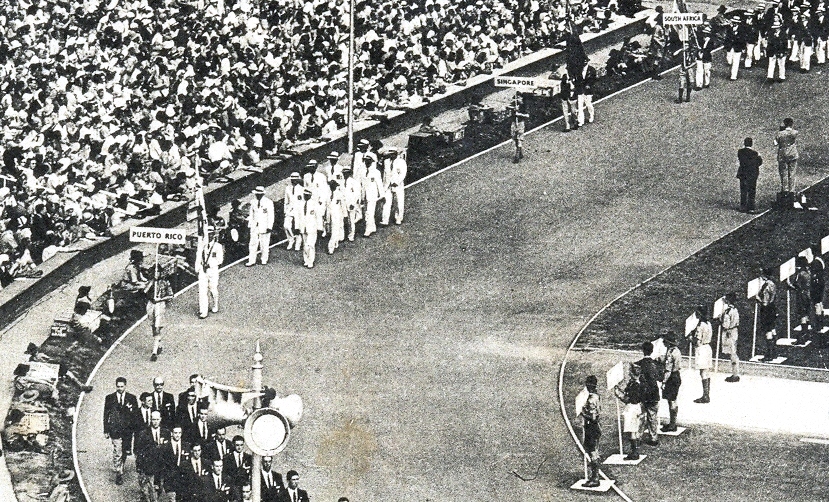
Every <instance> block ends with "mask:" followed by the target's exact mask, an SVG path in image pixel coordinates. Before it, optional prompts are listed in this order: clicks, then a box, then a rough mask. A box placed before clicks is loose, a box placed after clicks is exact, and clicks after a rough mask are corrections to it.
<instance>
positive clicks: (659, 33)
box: [648, 5, 668, 80]
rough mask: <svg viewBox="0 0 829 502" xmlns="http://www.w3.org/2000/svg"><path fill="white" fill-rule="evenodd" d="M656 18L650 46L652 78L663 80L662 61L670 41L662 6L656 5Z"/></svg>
mask: <svg viewBox="0 0 829 502" xmlns="http://www.w3.org/2000/svg"><path fill="white" fill-rule="evenodd" d="M655 10H656V18H655V19H654V21H653V31H652V32H651V42H650V45H649V46H648V60H649V61H650V64H651V78H652V79H654V80H661V79H662V75H660V74H661V73H662V62H663V61H664V59H665V48H666V46H667V43H668V37H667V35H666V33H665V27H664V26H662V6H661V5H657V6H656V9H655Z"/></svg>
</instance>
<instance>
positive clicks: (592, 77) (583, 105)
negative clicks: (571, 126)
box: [576, 61, 598, 126]
mask: <svg viewBox="0 0 829 502" xmlns="http://www.w3.org/2000/svg"><path fill="white" fill-rule="evenodd" d="M597 80H598V76H597V74H596V68H594V67H593V66H592V65H591V64H590V61H585V65H584V67H583V68H582V69H581V73H580V74H579V75H578V77H577V78H576V89H577V91H576V92H577V93H578V98H577V99H578V107H579V111H578V124H579V126H583V125H584V124H585V111H587V123H590V124H592V123H593V119H594V118H595V111H594V109H593V92H594V88H595V87H596V81H597Z"/></svg>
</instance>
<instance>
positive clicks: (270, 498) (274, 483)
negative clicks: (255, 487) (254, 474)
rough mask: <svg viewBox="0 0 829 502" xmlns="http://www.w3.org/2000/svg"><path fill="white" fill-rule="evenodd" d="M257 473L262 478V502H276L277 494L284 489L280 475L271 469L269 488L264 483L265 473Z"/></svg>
mask: <svg viewBox="0 0 829 502" xmlns="http://www.w3.org/2000/svg"><path fill="white" fill-rule="evenodd" d="M259 472H260V476H261V478H262V483H261V485H262V490H261V492H260V493H261V494H262V497H261V499H262V502H276V501H277V500H278V499H277V497H279V492H280V491H282V489H283V488H284V485H283V484H282V475H281V474H279V473H278V472H276V471H274V470H273V469H271V471H270V473H271V482H270V486H268V483H266V482H265V472H264V471H259Z"/></svg>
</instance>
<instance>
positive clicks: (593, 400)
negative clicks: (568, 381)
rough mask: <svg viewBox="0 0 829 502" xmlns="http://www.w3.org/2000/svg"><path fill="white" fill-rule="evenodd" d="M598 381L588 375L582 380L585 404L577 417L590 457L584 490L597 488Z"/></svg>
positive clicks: (598, 435) (599, 427) (598, 436)
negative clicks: (585, 394) (584, 388)
mask: <svg viewBox="0 0 829 502" xmlns="http://www.w3.org/2000/svg"><path fill="white" fill-rule="evenodd" d="M598 385H599V379H598V378H596V375H590V376H588V377H587V378H585V379H584V386H585V387H587V392H588V393H589V394H588V396H587V402H585V403H584V406H582V408H581V411H580V412H579V416H580V417H581V418H582V423H583V426H584V429H583V430H584V451H585V452H586V453H587V455H588V456H589V457H590V464H589V465H588V468H589V471H590V473H589V476H588V479H587V481H586V482H585V483H584V485H582V486H584V487H585V488H596V487H597V486H599V484H600V483H599V439H600V438H601V437H602V428H601V425H599V412H600V407H599V394H598V392H597V391H596V390H597V387H598Z"/></svg>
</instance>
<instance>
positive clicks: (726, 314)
mask: <svg viewBox="0 0 829 502" xmlns="http://www.w3.org/2000/svg"><path fill="white" fill-rule="evenodd" d="M736 301H737V295H736V294H734V293H728V294H727V295H725V306H724V307H723V312H722V316H721V317H720V326H722V352H723V354H729V355H730V356H731V357H730V359H731V376H729V377H727V378H726V379H725V381H726V382H731V383H733V382H739V381H740V358H739V356H737V338H738V336H739V334H740V312H739V311H738V310H737V307H735V306H734V303H735V302H736ZM718 356H719V355H718Z"/></svg>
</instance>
